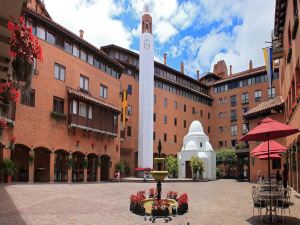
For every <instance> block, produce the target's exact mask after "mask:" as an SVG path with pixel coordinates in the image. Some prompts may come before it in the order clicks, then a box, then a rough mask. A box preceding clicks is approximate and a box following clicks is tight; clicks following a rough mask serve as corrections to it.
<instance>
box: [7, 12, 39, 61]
mask: <svg viewBox="0 0 300 225" xmlns="http://www.w3.org/2000/svg"><path fill="white" fill-rule="evenodd" d="M7 28H8V30H9V31H10V32H11V35H10V40H9V43H10V54H11V55H12V56H13V57H16V56H18V57H21V58H23V59H24V60H26V61H29V62H31V63H33V61H34V59H38V60H39V61H42V48H41V46H40V45H39V42H38V39H37V37H34V36H33V34H32V27H27V25H26V24H25V23H24V18H23V17H20V18H19V24H15V23H13V22H11V21H9V22H8V23H7Z"/></svg>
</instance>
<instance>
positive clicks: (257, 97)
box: [254, 90, 261, 102]
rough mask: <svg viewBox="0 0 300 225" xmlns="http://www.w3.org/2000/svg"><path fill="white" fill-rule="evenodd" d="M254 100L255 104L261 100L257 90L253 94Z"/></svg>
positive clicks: (259, 92) (259, 91)
mask: <svg viewBox="0 0 300 225" xmlns="http://www.w3.org/2000/svg"><path fill="white" fill-rule="evenodd" d="M254 98H255V101H256V102H259V101H260V99H261V90H257V91H255V92H254Z"/></svg>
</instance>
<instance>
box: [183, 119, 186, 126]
mask: <svg viewBox="0 0 300 225" xmlns="http://www.w3.org/2000/svg"><path fill="white" fill-rule="evenodd" d="M183 127H184V128H186V120H184V121H183Z"/></svg>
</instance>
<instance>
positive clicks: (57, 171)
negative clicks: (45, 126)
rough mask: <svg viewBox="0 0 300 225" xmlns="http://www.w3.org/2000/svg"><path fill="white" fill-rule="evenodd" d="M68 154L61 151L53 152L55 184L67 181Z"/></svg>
mask: <svg viewBox="0 0 300 225" xmlns="http://www.w3.org/2000/svg"><path fill="white" fill-rule="evenodd" d="M69 154H70V153H69V152H67V151H66V150H63V149H59V150H56V151H55V161H54V176H55V181H56V182H66V181H68V157H69Z"/></svg>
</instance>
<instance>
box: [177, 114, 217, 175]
mask: <svg viewBox="0 0 300 225" xmlns="http://www.w3.org/2000/svg"><path fill="white" fill-rule="evenodd" d="M177 156H178V157H177V158H178V170H179V171H178V175H179V177H186V176H187V171H186V167H187V166H186V164H188V163H189V161H190V160H191V158H192V156H198V157H199V158H200V159H202V160H203V162H204V170H205V171H204V173H203V178H204V179H209V180H215V179H216V153H215V151H214V150H213V148H212V146H211V144H210V143H209V137H208V136H207V135H206V134H205V133H204V131H203V127H202V124H201V123H200V122H199V121H198V120H195V121H193V122H192V124H191V126H190V129H189V133H188V134H187V135H185V136H184V139H183V146H182V149H181V152H179V153H177Z"/></svg>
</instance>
